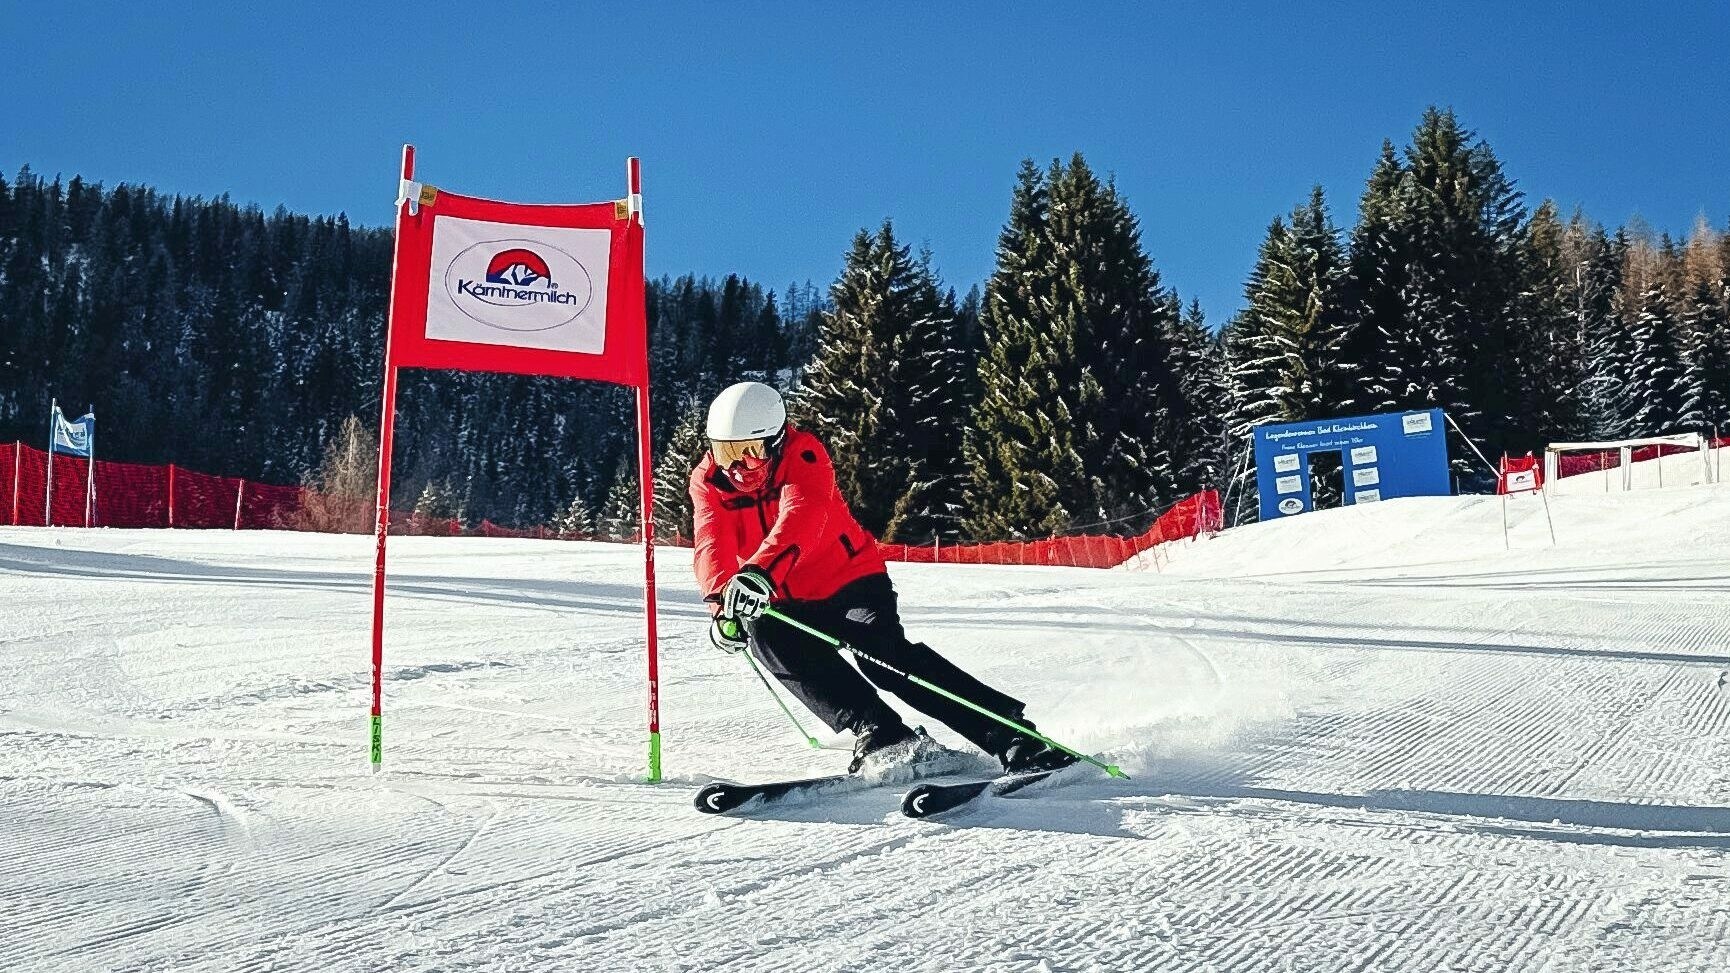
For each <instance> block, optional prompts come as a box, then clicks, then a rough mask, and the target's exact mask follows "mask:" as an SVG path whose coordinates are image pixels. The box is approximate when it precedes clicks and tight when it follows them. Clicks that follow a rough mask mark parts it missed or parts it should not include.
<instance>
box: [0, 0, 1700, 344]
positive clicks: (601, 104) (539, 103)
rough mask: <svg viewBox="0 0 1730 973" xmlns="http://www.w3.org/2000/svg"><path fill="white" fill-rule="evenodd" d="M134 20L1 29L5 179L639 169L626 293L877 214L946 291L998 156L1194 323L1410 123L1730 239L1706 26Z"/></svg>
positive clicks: (961, 7) (578, 177)
mask: <svg viewBox="0 0 1730 973" xmlns="http://www.w3.org/2000/svg"><path fill="white" fill-rule="evenodd" d="M148 6H149V5H144V4H119V3H115V4H98V5H93V4H79V3H68V2H64V0H57V2H52V3H38V2H33V0H10V2H8V3H5V4H0V51H4V52H5V55H4V56H3V57H0V171H5V172H6V173H7V174H8V175H10V173H11V172H13V171H15V170H16V169H17V167H18V166H19V165H21V164H23V163H26V162H27V163H30V164H31V165H32V166H33V167H35V168H36V169H37V171H39V172H42V173H50V174H51V173H56V172H58V173H63V174H65V175H66V176H71V175H72V174H74V173H81V174H83V175H84V176H85V177H86V178H88V179H95V180H99V181H101V182H103V183H105V184H110V185H111V184H113V183H115V182H119V181H128V182H143V183H148V184H151V185H154V186H156V187H158V188H161V189H163V190H166V191H169V192H179V193H187V194H198V195H204V196H213V195H217V194H220V193H228V194H230V195H231V196H233V197H234V198H235V199H237V200H241V201H248V202H257V203H259V204H261V205H263V206H264V207H266V208H267V209H268V208H272V207H274V206H276V205H277V204H279V203H280V204H283V205H286V206H288V207H289V208H291V209H295V210H300V211H305V212H311V213H334V212H337V211H345V212H347V213H348V214H349V217H350V219H352V220H354V221H356V222H357V223H364V224H383V223H386V222H388V221H389V219H390V212H391V202H392V199H393V196H394V180H395V178H396V165H397V153H398V151H399V147H400V145H401V143H402V142H404V141H412V142H414V143H415V144H416V145H417V147H418V149H419V152H420V159H421V168H420V173H419V175H420V176H421V177H422V178H423V179H425V180H426V181H429V182H433V183H435V184H439V185H443V186H447V187H449V188H451V189H453V190H457V191H461V192H467V193H473V194H477V195H486V196H496V197H500V198H511V199H523V200H531V201H571V200H588V199H604V198H612V197H614V196H618V195H622V193H623V188H622V184H623V179H624V176H623V159H624V157H625V156H626V155H630V154H636V155H640V156H642V158H643V160H644V162H643V164H644V181H645V187H644V188H645V196H646V204H645V205H646V215H647V218H648V228H649V234H650V235H649V255H648V256H649V269H650V273H651V274H654V275H659V274H661V273H681V272H685V271H694V272H698V273H708V274H722V273H726V272H730V271H736V272H740V273H744V274H746V275H748V276H750V277H752V278H755V279H758V280H760V281H762V282H764V283H766V284H768V285H770V286H772V287H775V288H777V289H779V288H780V287H781V286H783V285H785V284H786V283H788V282H789V281H793V280H800V281H803V280H805V279H807V278H809V279H811V280H813V281H815V282H816V283H818V284H819V285H820V286H821V285H826V284H827V282H828V281H829V280H830V279H831V278H832V277H833V275H834V274H835V272H836V270H837V269H838V268H839V266H840V262H841V254H842V252H843V250H844V248H845V247H846V245H847V242H848V240H849V238H850V237H851V235H852V234H853V232H854V231H856V230H858V229H859V228H860V227H862V226H874V225H875V224H877V223H878V222H880V221H881V220H882V219H883V218H885V217H892V218H893V219H894V220H895V223H896V226H897V228H898V230H899V231H900V232H901V233H902V234H903V236H904V237H906V238H907V239H909V240H911V241H913V242H915V243H923V244H925V245H928V246H929V247H930V248H931V250H932V251H933V253H934V256H935V261H936V264H937V266H938V269H939V270H940V271H941V272H942V274H943V275H944V277H945V279H946V280H947V281H949V282H950V283H951V284H954V285H955V286H957V287H958V288H960V289H963V290H964V289H965V288H966V287H967V286H969V285H971V284H973V283H975V282H980V281H983V280H984V279H985V277H986V276H988V275H989V274H990V271H991V267H992V262H993V249H994V247H995V244H996V238H997V233H998V230H999V228H1000V227H1001V225H1002V222H1003V219H1004V216H1005V215H1006V213H1007V209H1008V200H1009V189H1010V186H1011V184H1012V182H1013V179H1014V173H1015V168H1016V165H1017V163H1018V162H1019V160H1020V159H1022V158H1023V157H1032V158H1035V159H1037V160H1040V161H1042V162H1043V161H1048V160H1049V159H1050V158H1052V157H1053V156H1064V157H1067V156H1068V155H1069V154H1070V153H1072V152H1074V151H1077V150H1079V151H1081V152H1083V153H1085V154H1086V156H1087V158H1088V160H1089V161H1090V162H1091V163H1092V164H1093V165H1094V166H1095V167H1096V168H1098V169H1100V170H1103V171H1107V172H1110V173H1113V174H1115V176H1116V178H1117V181H1118V184H1119V186H1120V187H1121V188H1122V189H1123V190H1124V192H1125V193H1126V194H1127V196H1128V198H1129V200H1130V203H1131V205H1132V206H1133V207H1134V208H1135V210H1136V212H1137V214H1138V215H1139V216H1140V217H1141V220H1142V226H1143V234H1144V240H1145V243H1146V246H1147V249H1148V251H1149V252H1150V253H1151V254H1152V255H1153V258H1154V260H1155V262H1156V264H1157V265H1158V266H1159V268H1160V270H1161V271H1162V273H1163V274H1164V275H1165V279H1166V281H1167V283H1169V284H1172V285H1174V286H1175V287H1176V288H1177V289H1178V290H1179V292H1180V293H1181V294H1182V295H1183V296H1184V297H1185V298H1186V299H1188V298H1190V297H1198V298H1200V299H1201V301H1202V303H1203V305H1204V307H1205V308H1206V310H1207V312H1208V315H1209V319H1210V320H1211V321H1213V322H1214V323H1215V324H1218V323H1221V322H1222V321H1223V320H1224V319H1225V318H1226V317H1227V316H1229V314H1230V313H1231V312H1232V311H1233V310H1234V309H1236V308H1237V307H1238V305H1239V304H1240V301H1241V288H1242V282H1243V279H1244V277H1245V276H1246V275H1247V274H1248V272H1249V269H1250V266H1251V263H1252V262H1253V260H1254V257H1255V249H1256V246H1257V244H1258V243H1259V241H1260V239H1261V236H1262V233H1263V230H1264V229H1265V227H1266V225H1267V223H1268V222H1269V220H1271V219H1272V218H1273V217H1274V216H1275V215H1277V214H1279V213H1283V212H1285V211H1287V210H1289V209H1290V208H1291V207H1292V206H1294V205H1295V204H1297V203H1298V202H1300V201H1301V200H1303V199H1304V197H1305V196H1306V194H1307V192H1308V190H1309V187H1310V186H1311V185H1312V184H1314V183H1318V182H1319V183H1321V184H1322V185H1323V186H1324V187H1325V188H1326V189H1327V191H1328V193H1329V197H1330V200H1331V202H1332V205H1333V207H1334V212H1335V217H1336V220H1337V221H1338V222H1340V223H1341V224H1342V225H1349V224H1350V223H1351V222H1352V219H1353V216H1354V213H1355V209H1356V202H1357V196H1358V193H1359V192H1360V190H1361V188H1362V184H1363V180H1364V178H1365V176H1366V175H1367V174H1368V172H1369V169H1370V166H1371V164H1372V163H1373V162H1374V160H1375V157H1376V152H1377V149H1378V147H1379V145H1380V143H1381V140H1382V139H1383V138H1393V139H1394V140H1395V141H1396V143H1398V144H1403V143H1404V140H1405V138H1406V136H1407V135H1408V134H1409V133H1410V131H1411V128H1412V126H1413V125H1414V124H1415V123H1416V121H1417V119H1418V116H1419V114H1420V113H1421V112H1422V110H1423V108H1424V106H1426V105H1428V104H1431V103H1437V104H1444V105H1452V106H1453V107H1454V108H1455V109H1456V110H1457V111H1458V112H1459V113H1460V115H1461V117H1462V119H1463V120H1464V122H1465V123H1466V124H1467V125H1468V126H1470V127H1472V128H1474V129H1476V130H1477V131H1478V132H1479V133H1480V134H1482V135H1484V136H1485V137H1486V138H1487V139H1488V140H1489V141H1490V143H1491V144H1492V145H1493V146H1494V147H1495V149H1496V151H1497V153H1498V154H1499V155H1500V156H1501V158H1502V160H1503V162H1504V164H1505V165H1506V166H1507V168H1508V170H1509V172H1510V174H1511V175H1512V176H1513V177H1514V178H1515V179H1516V180H1517V182H1518V184H1519V186H1520V187H1521V188H1522V189H1523V190H1525V192H1526V193H1527V194H1528V195H1529V196H1530V197H1532V198H1533V200H1534V201H1535V200H1536V199H1537V198H1541V197H1544V196H1551V197H1554V198H1556V199H1557V200H1558V201H1559V202H1560V203H1561V204H1562V205H1563V207H1564V208H1565V209H1569V208H1572V207H1573V206H1575V205H1576V204H1578V205H1582V206H1584V207H1585V208H1586V209H1587V211H1588V212H1589V213H1590V214H1591V215H1593V216H1594V217H1596V218H1598V219H1599V220H1601V221H1603V222H1606V223H1608V224H1611V225H1615V224H1620V223H1622V222H1624V221H1625V220H1627V219H1628V218H1629V217H1630V216H1632V215H1634V214H1636V213H1638V214H1640V215H1641V216H1643V217H1644V218H1645V219H1646V220H1647V221H1648V222H1650V223H1651V224H1652V225H1654V226H1655V227H1657V228H1658V229H1661V230H1670V231H1672V232H1677V233H1681V232H1685V231H1686V229H1687V227H1688V226H1689V224H1690V223H1691V222H1692V221H1693V220H1694V218H1695V217H1696V216H1697V215H1699V214H1705V215H1706V216H1707V217H1708V218H1709V219H1711V220H1712V221H1713V222H1715V223H1718V224H1720V225H1722V224H1723V223H1724V221H1725V218H1726V216H1727V215H1730V121H1727V119H1730V56H1727V54H1730V48H1727V47H1726V43H1727V41H1726V39H1727V38H1730V4H1727V3H1724V2H1720V0H1712V2H1706V0H1691V2H1680V3H1672V4H1663V5H1652V6H1651V7H1650V8H1648V9H1645V10H1636V9H1633V7H1635V6H1636V5H1622V4H1598V3H1579V2H1577V0H1576V2H1573V3H1545V2H1530V3H1520V4H1507V3H1449V2H1440V0H1438V2H1432V3H1422V4H1416V3H1414V4H1403V3H1395V2H1380V3H1357V2H1352V3H1325V4H1298V3H1290V2H1286V3H1272V2H1256V3H1187V4H1169V3H1152V2H1147V3H1096V4H1081V3H1058V2H1056V0H1048V2H1046V3H1044V4H1038V5H1036V4H1031V3H997V4H971V3H932V2H926V3H893V4H891V3H871V4H859V3H855V4H840V3H797V4H795V3H786V4H767V3H703V4H696V3H622V2H621V3H614V4H606V5H601V4H578V3H569V4H562V3H545V2H543V3H539V4H533V5H516V4H504V3H496V4H474V5H472V7H471V8H470V10H469V11H465V10H464V9H463V8H461V7H458V6H454V5H449V6H447V5H440V4H437V3H423V4H417V5H415V6H413V7H408V6H400V7H398V8H396V9H397V11H398V12H393V13H386V12H384V11H385V8H384V7H383V6H382V5H374V4H366V3H353V2H351V3H345V4H322V3H310V2H309V3H303V4H264V5H251V4H208V5H206V4H193V3H188V4H181V5H177V7H176V8H174V9H176V10H178V13H176V14H173V15H170V14H168V13H165V12H163V11H162V10H149V9H145V8H146V7H148ZM254 6H257V7H258V10H254V9H250V8H252V7H254ZM1641 6H1643V5H1641ZM1624 7H1627V8H1628V9H1623V8H1624ZM483 10H484V11H486V12H485V13H476V12H472V11H483ZM265 11H268V12H265Z"/></svg>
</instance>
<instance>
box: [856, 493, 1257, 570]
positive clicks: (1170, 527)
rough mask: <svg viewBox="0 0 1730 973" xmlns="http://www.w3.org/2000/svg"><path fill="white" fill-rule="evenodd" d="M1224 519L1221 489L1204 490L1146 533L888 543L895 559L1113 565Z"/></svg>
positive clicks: (1180, 503) (1173, 508) (1218, 525)
mask: <svg viewBox="0 0 1730 973" xmlns="http://www.w3.org/2000/svg"><path fill="white" fill-rule="evenodd" d="M1223 524H1224V519H1223V517H1222V511H1221V508H1220V502H1219V493H1218V492H1217V491H1214V490H1205V491H1203V492H1201V493H1198V494H1196V495H1195V496H1192V497H1189V498H1187V499H1185V500H1180V501H1178V502H1177V503H1175V504H1173V505H1172V506H1171V507H1170V508H1169V509H1167V510H1166V511H1165V513H1162V514H1160V515H1159V517H1158V518H1157V519H1156V520H1155V521H1154V522H1153V526H1152V527H1149V528H1148V529H1147V531H1146V532H1145V533H1142V534H1140V535H1137V536H1134V537H1120V536H1117V535H1111V534H1083V535H1079V536H1075V537H1048V538H1046V539H1044V540H1037V541H1001V542H996V543H990V544H948V545H943V546H937V545H931V546H925V545H909V544H883V545H880V546H881V548H882V551H883V556H884V558H886V559H887V560H890V561H904V562H909V563H913V564H1043V565H1052V566H1058V567H1075V568H1113V567H1117V566H1118V565H1120V564H1123V563H1124V562H1125V561H1128V560H1130V559H1131V558H1134V557H1136V556H1137V555H1139V554H1143V553H1145V552H1147V551H1150V550H1153V549H1154V548H1156V547H1157V546H1159V545H1160V544H1164V543H1166V542H1167V541H1175V540H1182V539H1184V538H1189V537H1197V536H1199V535H1201V534H1207V533H1212V532H1214V531H1217V530H1219V529H1220V528H1221V527H1222V526H1223Z"/></svg>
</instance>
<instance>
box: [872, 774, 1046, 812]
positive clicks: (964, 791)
mask: <svg viewBox="0 0 1730 973" xmlns="http://www.w3.org/2000/svg"><path fill="white" fill-rule="evenodd" d="M1055 773H1057V771H1055V770H1034V771H1029V772H1027V773H1022V774H1003V775H1002V776H999V777H993V778H991V779H990V780H969V781H963V782H961V783H959V784H943V783H926V784H920V785H918V786H916V787H914V788H913V789H911V790H909V791H908V792H907V793H906V794H905V795H903V796H902V798H901V813H902V814H905V815H907V816H908V817H910V818H928V817H931V816H932V815H934V814H943V813H944V812H946V811H953V810H955V809H956V808H958V807H961V806H962V805H964V804H967V803H969V802H971V801H973V800H975V799H977V798H979V797H983V796H985V795H987V794H989V795H991V796H992V797H1002V796H1004V795H1005V794H1013V793H1015V792H1016V791H1018V790H1021V789H1022V788H1023V787H1028V786H1030V785H1033V784H1037V783H1039V782H1040V781H1042V780H1044V779H1045V778H1047V777H1050V776H1051V775H1052V774H1055Z"/></svg>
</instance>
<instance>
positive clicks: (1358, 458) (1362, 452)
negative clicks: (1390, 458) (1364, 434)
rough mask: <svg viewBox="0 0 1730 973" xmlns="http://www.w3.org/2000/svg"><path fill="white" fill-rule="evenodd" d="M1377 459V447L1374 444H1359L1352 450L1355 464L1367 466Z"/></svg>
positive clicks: (1353, 463)
mask: <svg viewBox="0 0 1730 973" xmlns="http://www.w3.org/2000/svg"><path fill="white" fill-rule="evenodd" d="M1375 461H1376V448H1375V447H1374V446H1359V447H1357V448H1356V449H1353V450H1352V465H1353V466H1365V465H1368V464H1370V463H1374V462H1375Z"/></svg>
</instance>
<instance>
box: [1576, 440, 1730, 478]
mask: <svg viewBox="0 0 1730 973" xmlns="http://www.w3.org/2000/svg"><path fill="white" fill-rule="evenodd" d="M1706 445H1707V446H1708V447H1709V448H1712V449H1720V448H1722V447H1725V446H1730V436H1722V437H1719V438H1718V439H1708V440H1707V441H1706ZM1692 452H1697V449H1696V448H1695V447H1693V446H1688V445H1684V444H1681V443H1653V444H1651V445H1647V446H1636V447H1634V448H1633V449H1632V450H1630V451H1629V459H1628V461H1629V462H1630V463H1643V462H1645V461H1646V460H1653V459H1657V458H1658V457H1660V456H1674V455H1676V454H1677V453H1692ZM1621 465H1622V451H1621V450H1620V449H1606V450H1601V451H1598V452H1585V453H1576V452H1566V453H1562V454H1560V455H1559V456H1557V457H1556V477H1557V478H1558V479H1560V478H1561V477H1564V476H1579V475H1580V474H1582V473H1601V472H1603V471H1605V470H1613V469H1617V468H1618V467H1620V466H1621Z"/></svg>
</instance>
